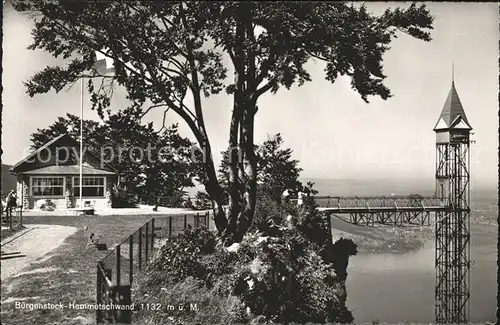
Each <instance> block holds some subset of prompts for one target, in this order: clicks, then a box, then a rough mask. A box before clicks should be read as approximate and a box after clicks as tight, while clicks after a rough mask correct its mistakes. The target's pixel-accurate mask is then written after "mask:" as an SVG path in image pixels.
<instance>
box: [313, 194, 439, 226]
mask: <svg viewBox="0 0 500 325" xmlns="http://www.w3.org/2000/svg"><path fill="white" fill-rule="evenodd" d="M313 198H314V201H315V202H316V204H317V205H318V206H319V207H318V211H320V212H323V213H325V214H327V215H332V214H336V215H341V214H344V215H346V214H347V215H349V220H348V221H349V222H351V223H353V224H356V225H365V226H373V225H374V224H375V223H378V224H386V225H394V226H405V225H410V224H411V225H430V214H431V213H435V212H438V211H447V210H448V209H449V208H448V205H447V204H446V202H445V201H444V200H441V199H439V198H437V197H435V196H430V197H424V196H420V195H409V196H386V197H370V196H365V197H358V196H347V197H339V196H314V197H313Z"/></svg>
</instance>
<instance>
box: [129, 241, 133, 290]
mask: <svg viewBox="0 0 500 325" xmlns="http://www.w3.org/2000/svg"><path fill="white" fill-rule="evenodd" d="M128 244H129V249H128V254H129V262H130V266H129V276H128V278H129V282H130V285H132V278H133V276H134V235H132V236H130V237H129V238H128Z"/></svg>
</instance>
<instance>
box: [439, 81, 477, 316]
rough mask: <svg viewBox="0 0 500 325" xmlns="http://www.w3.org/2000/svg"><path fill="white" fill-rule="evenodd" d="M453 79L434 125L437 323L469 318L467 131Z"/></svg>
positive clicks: (468, 161)
mask: <svg viewBox="0 0 500 325" xmlns="http://www.w3.org/2000/svg"><path fill="white" fill-rule="evenodd" d="M471 130H472V127H471V126H470V124H469V122H468V121H467V117H466V116H465V112H464V109H463V107H462V104H461V102H460V99H459V98H458V93H457V90H456V89H455V82H454V81H452V84H451V90H450V93H449V94H448V98H447V99H446V102H445V104H444V108H443V111H442V112H441V116H440V117H439V120H438V122H437V124H436V127H435V128H434V131H435V132H436V156H437V157H436V158H437V160H436V195H437V196H438V198H440V199H441V202H442V205H443V206H444V207H446V209H445V211H441V212H436V225H435V227H436V228H435V230H436V234H435V235H436V257H435V258H436V292H435V294H436V306H435V317H436V318H435V321H436V323H455V324H456V323H467V321H468V316H469V297H470V292H469V283H470V276H469V269H470V187H469V183H470V175H469V170H470V152H469V147H470V131H471Z"/></svg>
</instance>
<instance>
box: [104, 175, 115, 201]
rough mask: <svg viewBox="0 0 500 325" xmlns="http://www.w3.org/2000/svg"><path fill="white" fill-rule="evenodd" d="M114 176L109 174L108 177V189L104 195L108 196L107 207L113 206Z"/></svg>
mask: <svg viewBox="0 0 500 325" xmlns="http://www.w3.org/2000/svg"><path fill="white" fill-rule="evenodd" d="M112 192H113V177H110V176H107V177H106V189H105V193H104V196H105V197H106V207H107V208H112V206H113V199H112V198H113V195H112Z"/></svg>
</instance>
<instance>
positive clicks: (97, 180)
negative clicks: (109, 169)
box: [73, 177, 106, 197]
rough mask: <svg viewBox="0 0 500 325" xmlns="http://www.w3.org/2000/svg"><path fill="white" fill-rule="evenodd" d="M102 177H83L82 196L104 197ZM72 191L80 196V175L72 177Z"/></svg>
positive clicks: (76, 195)
mask: <svg viewBox="0 0 500 325" xmlns="http://www.w3.org/2000/svg"><path fill="white" fill-rule="evenodd" d="M105 184H106V182H105V181H104V177H83V183H82V197H104V189H105ZM73 193H74V196H75V197H79V196H80V177H74V178H73Z"/></svg>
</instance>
